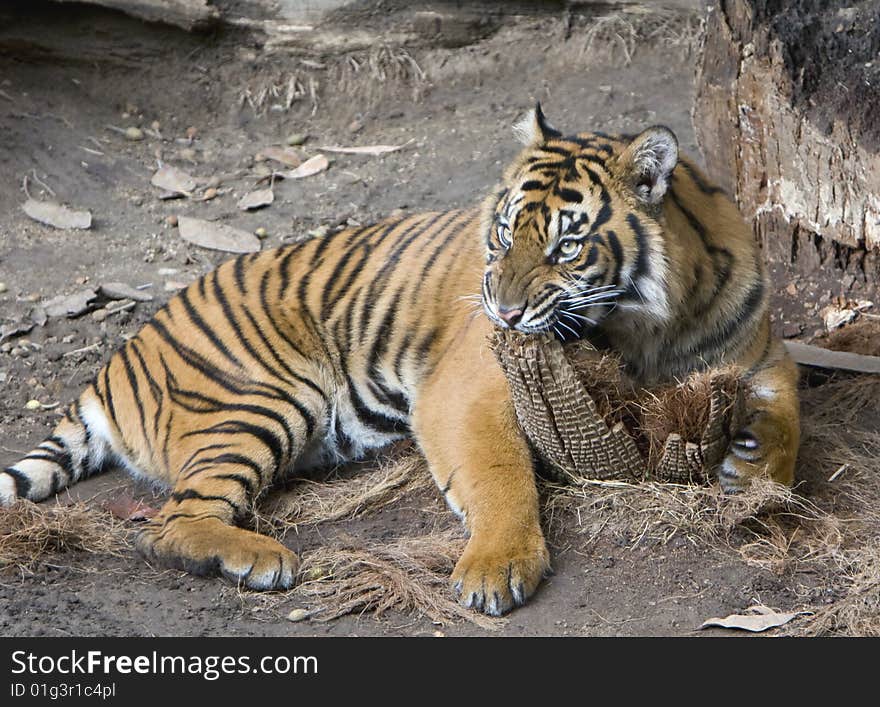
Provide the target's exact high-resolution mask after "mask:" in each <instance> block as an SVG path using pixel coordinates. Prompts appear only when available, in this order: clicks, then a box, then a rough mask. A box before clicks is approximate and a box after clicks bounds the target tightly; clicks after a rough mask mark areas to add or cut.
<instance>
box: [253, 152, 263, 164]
mask: <svg viewBox="0 0 880 707" xmlns="http://www.w3.org/2000/svg"><path fill="white" fill-rule="evenodd" d="M265 161H266V155H264V154H263V153H262V152H258V153H257V154H255V155H254V162H265Z"/></svg>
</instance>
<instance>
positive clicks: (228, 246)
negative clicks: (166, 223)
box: [177, 216, 260, 253]
mask: <svg viewBox="0 0 880 707" xmlns="http://www.w3.org/2000/svg"><path fill="white" fill-rule="evenodd" d="M177 228H178V230H179V231H180V236H181V238H183V239H184V240H185V241H189V242H190V243H194V244H195V245H198V246H201V247H202V248H211V249H213V250H223V251H226V252H228V253H256V252H257V251H258V250H260V239H259V238H257V237H256V236H255V235H254V234H253V233H248V232H247V231H242V230H241V229H239V228H233V227H232V226H227V225H226V224H223V223H214V222H212V221H204V220H203V219H200V218H189V217H188V216H181V217H179V219H178V223H177Z"/></svg>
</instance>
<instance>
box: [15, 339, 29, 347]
mask: <svg viewBox="0 0 880 707" xmlns="http://www.w3.org/2000/svg"><path fill="white" fill-rule="evenodd" d="M18 345H19V346H21V347H22V348H27V347H28V346H30V345H31V340H30V339H19V340H18Z"/></svg>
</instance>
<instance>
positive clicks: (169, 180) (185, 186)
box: [150, 164, 197, 198]
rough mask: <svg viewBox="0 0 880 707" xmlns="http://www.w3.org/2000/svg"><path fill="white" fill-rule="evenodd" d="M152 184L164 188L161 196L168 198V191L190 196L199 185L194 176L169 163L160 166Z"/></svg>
mask: <svg viewBox="0 0 880 707" xmlns="http://www.w3.org/2000/svg"><path fill="white" fill-rule="evenodd" d="M150 184H152V185H153V186H154V187H158V188H159V189H161V190H162V192H163V193H162V194H161V195H160V198H167V197H166V196H165V194H166V193H171V194H184V195H186V196H189V195H190V194H191V193H192V192H193V190H194V189H195V188H196V186H197V184H196V180H195V178H194V177H192V176H190V175H189V174H187V173H186V172H184V171H183V170H182V169H177V167H172V166H171V165H169V164H166V165H162V167H160V168H159V170H158V171H157V172H156V173H155V174H154V175H153V178H152V179H151V180H150Z"/></svg>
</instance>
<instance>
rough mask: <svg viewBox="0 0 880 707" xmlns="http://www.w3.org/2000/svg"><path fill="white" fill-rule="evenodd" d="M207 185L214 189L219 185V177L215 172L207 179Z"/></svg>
mask: <svg viewBox="0 0 880 707" xmlns="http://www.w3.org/2000/svg"><path fill="white" fill-rule="evenodd" d="M208 186H209V187H213V188H214V189H216V188H217V187H219V186H220V177H218V176H217V175H216V174H215V175H214V176H213V177H211V178H210V179H209V180H208Z"/></svg>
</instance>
